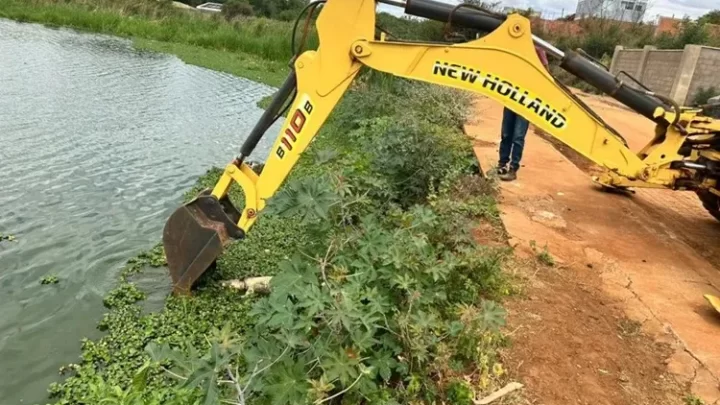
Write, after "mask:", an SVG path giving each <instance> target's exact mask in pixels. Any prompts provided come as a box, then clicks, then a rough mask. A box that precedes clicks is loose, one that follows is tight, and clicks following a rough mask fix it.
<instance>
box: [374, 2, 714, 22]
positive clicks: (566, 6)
mask: <svg viewBox="0 0 720 405" xmlns="http://www.w3.org/2000/svg"><path fill="white" fill-rule="evenodd" d="M440 1H444V2H445V3H451V4H457V3H459V1H456V0H440ZM577 3H578V2H577V0H502V6H511V7H519V8H527V7H532V8H533V9H535V10H541V11H544V13H545V14H546V15H547V16H548V17H550V16H551V14H552V17H560V16H561V15H562V14H563V13H564V14H565V15H567V14H571V13H574V12H575V8H576V7H577ZM648 4H649V7H648V12H647V18H648V19H655V17H657V16H658V15H662V16H668V17H671V16H673V15H674V16H675V17H677V18H682V17H684V16H686V15H687V16H688V17H690V18H697V17H699V16H701V15H703V14H705V13H707V12H708V11H710V10H712V9H713V8H715V9H720V2H718V0H649V1H648ZM713 5H714V7H713ZM393 9H395V10H400V9H397V8H393V7H389V6H385V5H381V6H380V7H379V8H378V10H383V11H389V12H392V13H393V14H396V15H398V14H402V10H401V11H400V12H397V11H395V10H393Z"/></svg>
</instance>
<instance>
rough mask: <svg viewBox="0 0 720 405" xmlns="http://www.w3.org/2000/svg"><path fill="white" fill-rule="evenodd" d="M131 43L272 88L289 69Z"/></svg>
mask: <svg viewBox="0 0 720 405" xmlns="http://www.w3.org/2000/svg"><path fill="white" fill-rule="evenodd" d="M0 1H2V0H0ZM134 44H135V47H136V48H138V49H145V50H149V51H154V52H163V53H169V54H173V55H175V56H177V57H178V58H180V59H181V60H182V61H184V62H185V63H189V64H192V65H197V66H202V67H205V68H208V69H213V70H217V71H219V72H225V73H230V74H233V75H236V76H240V77H245V78H247V79H250V80H254V81H256V82H260V83H265V84H268V85H270V86H275V87H279V86H280V85H281V84H282V82H283V81H284V80H285V77H287V74H288V72H289V68H288V65H287V63H286V62H277V61H271V60H267V59H262V58H261V57H258V56H255V55H251V54H247V53H242V52H226V51H221V50H216V49H207V48H201V47H198V46H193V45H187V44H179V43H174V42H160V41H151V40H146V39H135V40H134ZM268 104H269V99H268Z"/></svg>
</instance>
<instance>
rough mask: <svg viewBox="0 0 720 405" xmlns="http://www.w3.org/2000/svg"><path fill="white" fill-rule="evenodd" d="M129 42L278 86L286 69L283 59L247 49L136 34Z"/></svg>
mask: <svg viewBox="0 0 720 405" xmlns="http://www.w3.org/2000/svg"><path fill="white" fill-rule="evenodd" d="M133 42H134V45H135V47H136V48H138V49H146V50H150V51H154V52H164V53H169V54H173V55H176V56H177V57H178V58H180V59H181V60H182V61H183V62H185V63H189V64H191V65H197V66H202V67H205V68H208V69H213V70H217V71H219V72H225V73H230V74H233V75H235V76H240V77H244V78H247V79H250V80H254V81H256V82H260V83H264V84H267V85H270V86H274V87H279V86H280V85H281V84H282V83H283V81H284V80H285V78H286V77H287V75H288V73H289V72H290V70H289V68H288V66H287V64H286V63H283V62H276V61H269V60H266V59H262V58H261V57H258V56H255V55H252V54H248V53H242V52H226V51H219V50H216V49H207V48H201V47H199V46H194V45H187V44H181V43H173V42H160V41H153V40H147V39H142V38H136V39H135V40H134V41H133ZM268 104H269V100H268Z"/></svg>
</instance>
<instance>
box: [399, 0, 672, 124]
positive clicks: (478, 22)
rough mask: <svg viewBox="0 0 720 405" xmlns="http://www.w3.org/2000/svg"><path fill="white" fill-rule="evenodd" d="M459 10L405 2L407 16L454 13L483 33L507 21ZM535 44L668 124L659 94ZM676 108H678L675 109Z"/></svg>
mask: <svg viewBox="0 0 720 405" xmlns="http://www.w3.org/2000/svg"><path fill="white" fill-rule="evenodd" d="M455 8H456V7H455V6H453V5H452V4H447V3H442V2H438V1H435V0H407V2H406V3H405V13H407V14H410V15H414V16H417V17H424V18H428V19H431V20H435V21H440V22H447V21H448V20H449V19H450V16H451V14H452V22H453V24H456V25H458V26H462V27H465V28H474V29H477V30H480V31H483V32H491V31H493V30H495V29H496V28H498V27H499V26H500V25H501V24H502V23H503V22H504V21H505V18H502V17H503V16H496V15H494V14H493V15H490V14H488V13H483V12H480V11H477V10H473V9H470V8H460V9H455ZM533 41H535V44H536V45H538V46H541V47H543V48H544V49H546V51H549V52H548V53H549V54H550V55H552V56H555V57H557V58H560V59H561V63H560V67H562V68H563V69H565V70H566V71H568V72H569V73H571V74H573V75H575V76H577V77H579V78H580V79H582V80H584V81H586V82H587V83H589V84H591V85H592V86H594V87H596V88H598V89H600V90H601V91H603V92H604V93H606V94H608V95H609V96H611V97H613V98H614V99H616V100H618V101H620V102H621V103H623V104H625V105H626V106H628V107H630V108H632V109H633V110H634V111H636V112H637V113H639V114H641V115H643V116H644V117H646V118H648V119H650V120H653V121H655V122H658V123H664V122H665V121H664V120H663V119H662V118H655V117H654V116H653V114H654V113H655V109H656V108H658V107H661V108H663V109H667V107H668V106H666V105H665V103H663V101H661V100H659V99H658V98H656V97H654V96H655V95H649V94H646V92H644V91H641V90H636V89H633V88H632V87H629V86H627V85H625V84H623V83H622V82H620V81H618V80H617V79H616V78H615V76H613V75H612V74H611V73H610V72H608V71H606V70H604V69H602V68H601V67H599V66H597V65H596V64H595V63H594V62H592V61H591V60H590V59H587V58H585V57H584V56H582V55H581V54H579V53H578V52H574V51H568V52H562V51H559V50H558V49H557V48H554V47H553V46H552V45H550V44H549V43H547V42H545V41H543V40H542V39H540V38H537V37H533ZM672 107H673V108H674V106H672Z"/></svg>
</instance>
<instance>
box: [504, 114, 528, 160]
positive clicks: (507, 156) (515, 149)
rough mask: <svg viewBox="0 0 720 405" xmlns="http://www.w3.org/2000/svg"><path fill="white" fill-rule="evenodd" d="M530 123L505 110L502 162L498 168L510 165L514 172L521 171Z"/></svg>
mask: <svg viewBox="0 0 720 405" xmlns="http://www.w3.org/2000/svg"><path fill="white" fill-rule="evenodd" d="M528 126H529V123H528V121H527V120H526V119H525V118H523V117H522V116H520V115H517V114H515V113H514V112H512V111H511V110H508V109H507V108H505V109H504V110H503V120H502V129H501V131H502V132H501V137H500V161H499V165H498V167H505V166H506V165H507V164H508V163H510V168H511V169H512V170H515V171H518V170H519V169H520V159H522V153H523V148H524V147H525V135H526V134H527V130H528Z"/></svg>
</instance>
